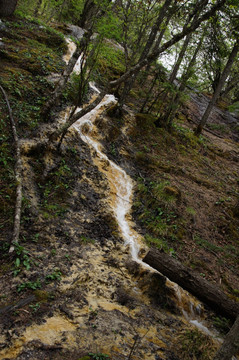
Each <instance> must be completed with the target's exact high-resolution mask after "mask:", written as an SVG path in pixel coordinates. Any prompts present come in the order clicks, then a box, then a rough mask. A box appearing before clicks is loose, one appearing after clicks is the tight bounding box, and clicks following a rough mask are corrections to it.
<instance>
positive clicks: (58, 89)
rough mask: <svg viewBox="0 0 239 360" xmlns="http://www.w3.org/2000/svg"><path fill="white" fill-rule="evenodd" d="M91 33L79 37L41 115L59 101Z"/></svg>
mask: <svg viewBox="0 0 239 360" xmlns="http://www.w3.org/2000/svg"><path fill="white" fill-rule="evenodd" d="M91 35H92V30H89V31H87V32H86V33H85V34H84V36H83V38H82V39H81V42H80V46H79V48H77V49H76V51H75V52H74V54H73V56H72V58H71V59H70V61H69V63H68V65H67V66H66V68H65V70H64V72H63V75H62V77H61V78H60V80H59V82H58V84H57V85H56V87H55V90H54V92H53V93H52V94H51V97H50V98H49V100H48V101H47V102H46V104H45V105H44V106H43V108H42V111H41V114H42V116H48V115H49V113H50V110H51V108H52V107H53V106H56V105H57V104H58V103H59V99H60V97H61V94H62V91H63V89H64V88H65V86H66V84H67V81H68V79H69V77H70V75H71V73H72V71H73V69H74V66H75V64H76V62H77V60H78V59H79V57H80V55H81V54H82V53H83V51H84V50H85V49H86V48H87V46H88V43H89V40H90V38H91Z"/></svg>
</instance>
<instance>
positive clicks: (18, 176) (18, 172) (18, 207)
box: [0, 85, 22, 253]
mask: <svg viewBox="0 0 239 360" xmlns="http://www.w3.org/2000/svg"><path fill="white" fill-rule="evenodd" d="M0 90H1V92H2V93H3V96H4V99H5V101H6V104H7V108H8V113H9V119H10V123H11V127H12V134H13V138H14V143H15V157H16V163H15V180H16V184H17V186H16V204H15V216H14V227H13V235H12V241H11V246H10V250H9V252H10V253H11V252H13V251H14V250H15V244H17V243H18V240H19V234H20V225H21V211H22V160H21V150H20V144H19V138H18V135H17V128H16V124H15V121H14V119H13V115H12V108H11V106H10V103H9V101H8V97H7V94H6V92H5V90H4V89H3V87H2V86H1V85H0Z"/></svg>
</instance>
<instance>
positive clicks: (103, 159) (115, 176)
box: [73, 86, 215, 336]
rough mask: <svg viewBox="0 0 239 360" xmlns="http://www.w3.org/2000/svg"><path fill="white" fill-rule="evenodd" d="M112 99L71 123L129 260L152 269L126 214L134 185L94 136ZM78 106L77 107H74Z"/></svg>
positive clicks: (184, 297)
mask: <svg viewBox="0 0 239 360" xmlns="http://www.w3.org/2000/svg"><path fill="white" fill-rule="evenodd" d="M94 88H95V86H94ZM97 90H98V89H97ZM115 103H116V99H115V97H114V96H113V95H106V96H105V97H104V99H103V100H102V102H101V103H100V104H99V105H98V106H97V107H96V108H95V109H94V110H92V111H91V112H90V113H88V114H86V115H85V116H83V117H82V118H81V119H79V120H78V121H77V122H76V123H75V124H74V125H73V128H74V129H75V130H77V132H78V133H79V135H80V137H81V139H82V140H83V141H84V142H85V143H87V144H88V145H89V147H90V148H91V152H92V158H93V162H94V163H95V165H96V166H97V167H98V168H99V170H100V171H101V172H102V173H104V174H105V175H106V177H107V180H108V183H109V187H110V195H109V198H108V203H109V205H110V207H111V208H112V210H113V212H114V216H115V219H116V221H117V223H118V226H119V230H120V233H121V235H122V237H123V239H124V242H125V245H126V246H127V245H128V246H130V250H131V256H132V258H133V260H134V261H136V262H138V263H139V264H141V266H143V267H145V268H149V269H150V270H151V271H155V272H156V270H155V269H153V268H151V267H150V266H148V265H147V264H146V263H144V262H143V261H142V260H141V259H140V256H139V254H140V253H141V250H145V248H146V246H145V244H144V243H143V240H142V237H141V236H140V235H139V234H138V233H137V232H136V231H135V230H134V229H133V222H132V218H131V215H130V211H131V205H132V198H133V187H134V183H133V180H132V179H131V178H130V176H129V175H127V174H126V172H125V171H124V170H123V169H122V168H121V167H119V166H118V165H116V164H115V163H114V162H113V161H111V160H109V159H108V157H107V156H106V155H105V154H104V153H103V148H102V145H101V143H100V142H99V141H98V140H97V137H98V135H97V133H98V130H97V128H96V126H95V125H94V120H95V119H97V117H99V115H100V114H101V113H102V112H103V111H104V109H105V108H107V107H110V106H111V105H113V104H115ZM79 110H80V109H78V111H79ZM143 252H144V251H143ZM167 286H168V287H169V288H171V289H173V291H174V294H175V300H176V302H177V304H178V307H179V308H180V309H181V311H182V313H183V315H184V317H185V319H186V320H187V321H188V322H190V323H191V324H192V325H194V326H196V327H197V328H199V329H200V330H201V331H202V332H204V333H205V334H207V335H211V336H215V334H212V332H211V331H210V330H209V329H208V328H207V327H206V326H205V325H204V322H203V320H202V318H201V315H202V314H203V306H202V304H201V303H200V302H199V301H198V300H197V299H196V298H194V297H193V296H192V295H190V294H189V293H188V292H187V291H184V290H183V289H182V288H181V287H179V286H178V285H177V284H175V283H173V282H171V281H169V280H167Z"/></svg>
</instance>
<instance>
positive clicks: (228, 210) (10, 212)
mask: <svg viewBox="0 0 239 360" xmlns="http://www.w3.org/2000/svg"><path fill="white" fill-rule="evenodd" d="M0 37H1V42H0V84H1V85H2V86H3V87H4V89H5V90H6V92H7V94H8V96H9V101H10V104H11V107H12V109H13V115H14V118H15V121H16V123H17V128H18V133H19V136H20V138H21V139H22V140H24V141H25V142H26V144H27V141H29V139H33V138H35V137H37V136H39V134H40V132H41V130H42V128H48V127H50V126H51V120H46V119H42V118H41V117H40V115H39V114H40V108H41V106H42V105H43V104H44V102H45V100H46V98H47V96H49V95H50V93H51V91H52V88H53V87H54V84H52V83H51V82H50V81H49V80H48V79H49V76H50V75H51V74H52V73H61V72H62V71H63V69H64V66H65V64H64V62H63V60H62V56H63V54H64V53H65V52H66V44H65V40H64V37H63V35H61V34H59V33H58V32H56V31H55V30H53V29H51V28H49V27H45V26H44V25H42V24H39V23H37V22H32V21H29V20H24V19H22V18H20V17H12V18H9V19H8V20H7V21H5V20H4V21H3V22H1V23H0ZM106 62H107V59H104V62H103V61H102V64H103V65H102V64H101V65H102V67H104V66H105V63H106ZM117 65H118V64H117ZM100 71H102V69H101V68H100V69H99V72H98V73H97V76H98V77H100ZM117 71H120V70H119V69H118V68H117V69H114V67H113V66H112V68H111V69H110V70H109V73H107V72H106V73H105V72H104V76H109V77H110V76H115V75H116V74H117ZM71 92H72V89H71V88H69V89H67V91H66V93H65V94H64V97H63V99H62V103H61V106H60V107H59V108H57V109H55V111H54V114H52V116H51V119H52V118H53V117H54V116H58V117H59V116H60V115H59V111H62V109H63V108H64V107H66V105H67V104H68V105H69V103H70V101H71ZM139 92H140V89H139V87H138V86H137V85H136V87H135V88H134V90H133V91H132V92H131V96H130V98H129V100H128V104H127V107H126V108H125V111H124V115H123V116H122V117H121V118H118V117H114V115H112V114H113V109H108V110H106V111H105V112H103V113H102V114H101V115H99V116H98V118H97V119H96V122H95V124H96V125H97V127H98V134H96V138H98V140H99V141H100V142H101V143H102V145H103V149H104V153H105V154H106V155H107V156H108V158H109V159H110V160H112V161H114V162H115V163H117V164H118V165H120V166H121V167H122V168H123V169H124V170H125V171H126V172H127V174H129V175H130V176H131V178H132V179H133V181H134V183H135V191H134V199H133V211H132V217H133V220H134V222H135V225H134V227H135V229H136V230H137V231H138V232H139V233H140V234H141V235H142V237H143V238H144V239H145V244H146V245H147V246H148V247H154V246H155V247H157V248H160V249H161V250H162V251H165V252H166V253H169V254H171V255H172V256H174V257H175V258H177V259H178V260H180V261H181V262H182V263H183V264H184V265H186V266H188V267H191V268H192V269H194V270H195V271H196V272H197V273H198V274H200V275H201V276H202V277H203V278H205V279H207V280H209V281H212V282H214V283H216V284H217V285H218V286H219V287H221V288H222V289H223V290H224V291H225V292H226V293H227V294H228V296H230V297H231V298H232V299H234V300H235V301H239V287H238V275H239V267H238V264H239V263H238V261H239V260H238V259H239V240H238V234H239V218H238V214H236V213H235V212H234V206H235V203H236V199H238V191H239V189H238V187H239V177H238V174H239V171H238V170H239V169H238V168H239V163H238V161H239V144H238V142H236V141H235V139H234V138H233V136H231V130H230V133H228V132H227V131H225V129H226V125H227V124H226V123H224V124H223V126H217V127H215V126H214V127H211V130H213V131H214V130H215V131H218V133H217V134H218V135H219V136H220V137H218V136H217V135H215V134H212V133H210V132H204V133H203V136H201V137H200V138H196V137H195V136H194V135H193V131H192V128H193V126H194V123H193V122H192V120H193V121H195V119H193V111H192V108H193V106H194V105H193V103H192V102H191V103H190V100H188V104H187V106H185V109H187V112H185V111H186V110H185V109H184V110H185V111H183V113H179V114H178V115H177V118H176V119H175V125H174V127H173V130H172V132H171V133H168V132H167V131H166V130H164V129H159V128H156V127H155V125H154V123H153V121H154V120H155V119H154V118H153V117H152V116H149V115H145V114H138V108H139V103H140V95H139ZM191 101H192V100H191ZM188 109H189V110H188ZM190 109H191V111H190ZM223 119H224V120H223ZM214 120H215V119H214ZM218 121H219V120H218ZM223 121H226V120H225V118H223V117H220V124H221V123H222V122H223ZM123 129H124V131H123ZM125 129H126V130H125ZM0 130H1V135H0V151H1V170H0V184H1V189H0V196H1V208H0V213H1V219H0V226H1V235H0V250H1V253H0V277H1V282H0V321H1V323H0V329H1V333H0V359H17V360H25V359H29V358H31V359H44V360H48V359H49V360H50V359H51V360H53V359H56V360H58V359H59V360H60V359H69V358H71V359H72V360H77V359H82V360H83V359H84V360H86V359H97V356H98V358H99V359H101V360H104V359H107V358H110V359H116V360H118V359H119V360H121V359H122V360H123V359H135V360H136V359H142V360H143V359H147V360H151V359H152V360H153V359H155V360H160V359H161V360H162V359H163V360H166V359H167V360H180V359H182V360H183V359H192V358H193V357H195V358H197V359H211V358H212V356H213V354H214V352H215V349H216V348H217V347H218V346H219V343H218V342H217V341H216V340H215V339H214V338H213V337H211V336H209V335H206V334H205V333H203V332H201V331H199V330H198V329H197V328H195V327H193V325H192V324H190V323H189V321H188V319H185V317H184V316H183V315H182V306H183V305H182V303H179V299H178V298H177V297H176V295H175V293H174V291H173V290H172V288H170V287H169V286H166V285H165V283H164V281H163V279H162V277H161V276H160V275H157V274H156V273H152V272H151V271H149V270H147V269H144V268H141V267H140V266H139V265H138V264H137V263H135V262H134V261H133V260H132V259H131V254H130V249H129V248H128V247H127V246H125V245H124V241H123V239H122V236H121V234H120V232H119V229H118V225H117V223H116V220H115V218H114V216H113V214H112V209H111V207H110V201H108V199H109V198H110V196H111V193H110V187H109V182H108V179H107V177H106V175H105V174H104V173H102V172H101V171H100V170H99V167H98V166H96V165H95V163H94V157H95V154H94V152H92V151H91V150H90V148H89V146H88V145H87V144H86V143H85V142H83V141H82V140H81V139H80V137H79V135H78V134H77V132H75V131H73V130H71V131H70V132H69V134H68V135H67V137H66V138H65V141H64V143H63V147H62V150H61V152H56V151H51V152H48V153H42V154H41V153H37V152H36V153H31V154H29V155H28V156H27V155H23V156H22V160H23V163H24V171H23V179H24V198H23V213H22V222H21V234H20V244H19V246H17V247H16V251H15V253H14V254H11V255H9V253H8V249H9V242H10V240H11V234H12V227H13V217H14V206H15V188H16V183H15V179H14V171H13V169H14V143H13V140H12V136H11V128H10V126H9V124H8V113H7V109H6V106H5V103H4V99H3V98H2V97H1V98H0ZM235 132H236V129H235V131H234V132H233V134H234V133H235ZM106 167H107V164H106ZM144 251H145V250H144ZM142 255H143V251H142ZM188 298H189V300H188V303H190V302H191V303H193V302H194V303H195V308H196V307H197V305H198V302H197V300H195V299H194V300H193V299H192V298H191V297H190V296H189V295H188ZM182 301H183V300H182ZM188 306H189V305H188V304H184V310H185V309H186V308H187V307H188ZM187 310H188V311H189V309H187ZM203 319H206V320H207V322H206V326H207V327H208V328H209V329H210V331H211V332H212V333H213V334H215V331H216V328H220V330H221V331H224V332H225V331H228V329H229V326H230V321H229V320H228V319H225V318H221V317H219V316H218V315H217V314H214V313H213V311H212V310H211V309H208V308H207V307H205V312H204V314H203V315H202V317H201V320H203ZM89 354H91V355H89Z"/></svg>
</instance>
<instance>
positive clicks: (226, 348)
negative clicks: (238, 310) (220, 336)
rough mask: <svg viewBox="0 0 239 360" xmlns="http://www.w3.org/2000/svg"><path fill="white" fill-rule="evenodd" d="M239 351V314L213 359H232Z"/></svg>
mask: <svg viewBox="0 0 239 360" xmlns="http://www.w3.org/2000/svg"><path fill="white" fill-rule="evenodd" d="M238 351H239V315H238V316H237V319H236V321H235V322H234V324H233V326H232V328H231V330H230V331H229V333H228V334H227V335H226V337H225V340H224V342H223V344H222V346H221V347H220V349H219V350H218V352H217V353H216V355H215V357H214V359H213V360H231V358H232V356H233V355H236V354H237V353H238Z"/></svg>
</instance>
